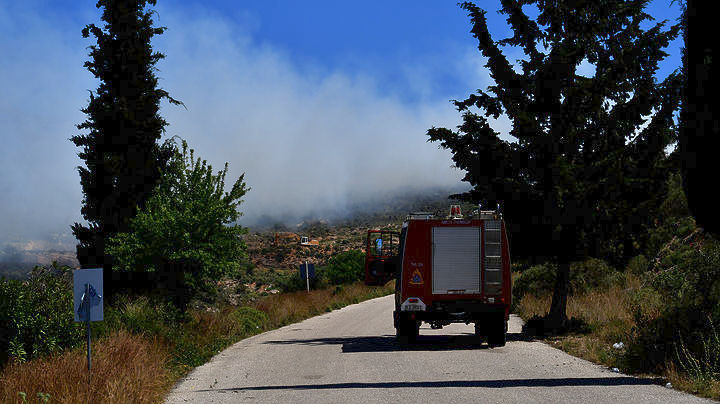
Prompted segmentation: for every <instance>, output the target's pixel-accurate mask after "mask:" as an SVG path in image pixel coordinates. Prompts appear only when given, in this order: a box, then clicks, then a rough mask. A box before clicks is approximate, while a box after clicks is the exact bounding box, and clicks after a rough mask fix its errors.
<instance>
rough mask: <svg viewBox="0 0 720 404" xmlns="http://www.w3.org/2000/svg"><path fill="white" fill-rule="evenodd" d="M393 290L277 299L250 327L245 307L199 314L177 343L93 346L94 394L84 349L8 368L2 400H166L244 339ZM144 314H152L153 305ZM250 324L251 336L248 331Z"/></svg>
mask: <svg viewBox="0 0 720 404" xmlns="http://www.w3.org/2000/svg"><path fill="white" fill-rule="evenodd" d="M393 290H394V284H393V283H392V282H391V283H389V284H388V285H386V286H385V287H368V286H365V285H364V284H362V283H355V284H351V285H344V286H342V287H337V288H331V289H325V290H313V291H311V292H310V293H307V292H296V293H286V294H279V295H271V296H268V297H266V298H264V299H261V300H260V301H259V302H258V303H257V304H256V308H257V309H258V310H261V311H263V312H265V313H266V314H267V315H268V317H269V319H267V320H264V319H263V320H262V322H257V323H256V322H250V323H247V322H245V323H243V321H242V318H244V317H242V316H238V315H237V314H238V312H237V310H242V308H234V307H229V306H226V307H223V308H221V309H220V310H218V311H204V310H194V311H191V312H190V317H191V321H190V322H189V323H187V324H186V325H184V327H185V328H186V329H185V331H183V334H182V335H181V336H180V337H179V339H174V340H170V339H160V340H159V339H150V338H148V337H146V336H142V335H138V334H132V333H130V332H128V331H125V330H120V331H117V332H114V333H112V334H111V335H109V336H107V337H105V338H102V339H100V340H98V341H95V342H93V351H92V361H93V362H92V366H93V378H92V385H91V387H90V389H88V385H87V362H86V356H85V352H86V351H85V348H84V347H83V348H80V349H76V350H72V351H67V352H64V353H62V354H60V355H57V356H54V357H48V358H42V359H37V360H33V361H30V362H27V363H16V364H10V365H8V366H7V367H6V368H5V369H3V370H2V372H0V402H1V403H15V402H16V403H22V402H23V401H22V399H21V398H20V396H19V395H18V392H24V393H25V395H26V397H27V399H28V402H41V401H40V400H39V399H38V393H47V394H49V395H50V402H53V403H55V402H58V403H87V402H107V403H156V402H161V401H162V400H163V398H164V397H165V395H166V394H167V392H168V391H169V390H170V388H171V387H172V385H173V383H174V382H175V381H176V380H177V379H178V378H180V377H182V376H183V375H184V374H186V373H187V371H189V370H190V369H191V368H192V366H195V365H197V364H199V363H202V362H204V361H205V360H207V359H209V358H210V357H211V356H212V355H213V354H214V353H217V352H219V351H220V350H222V349H224V348H225V347H227V346H229V345H230V344H232V343H234V342H236V341H238V340H240V339H242V338H244V337H247V336H249V335H252V334H255V333H258V332H261V331H264V330H269V329H274V328H277V327H280V326H283V325H286V324H290V323H293V322H297V321H300V320H304V319H306V318H309V317H312V316H314V315H318V314H321V313H324V312H326V311H330V310H333V309H336V308H340V307H343V306H346V305H348V304H353V303H358V302H360V301H363V300H366V299H370V298H374V297H380V296H384V295H387V294H389V293H392V292H393ZM141 303H143V302H138V303H137V304H138V305H140V304H141ZM144 304H145V305H147V302H144ZM137 310H140V311H142V310H147V307H145V308H138V309H137ZM258 321H260V320H258ZM248 324H250V325H248ZM256 324H257V328H256ZM248 326H250V327H251V328H252V330H248V329H246V327H248ZM244 327H245V328H244ZM175 338H178V337H175ZM175 344H180V345H175ZM177 349H180V350H182V351H183V352H182V357H174V356H173V355H174V354H173V353H172V352H173V350H177ZM186 350H187V351H186ZM188 363H192V364H193V365H188Z"/></svg>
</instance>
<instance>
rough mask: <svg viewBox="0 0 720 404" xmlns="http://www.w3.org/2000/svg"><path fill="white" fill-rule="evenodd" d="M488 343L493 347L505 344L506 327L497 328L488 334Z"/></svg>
mask: <svg viewBox="0 0 720 404" xmlns="http://www.w3.org/2000/svg"><path fill="white" fill-rule="evenodd" d="M488 345H490V346H491V347H498V346H505V329H504V328H500V329H496V330H495V331H493V332H492V333H491V334H490V335H488Z"/></svg>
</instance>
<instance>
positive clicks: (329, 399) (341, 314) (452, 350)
mask: <svg viewBox="0 0 720 404" xmlns="http://www.w3.org/2000/svg"><path fill="white" fill-rule="evenodd" d="M392 310H393V298H392V296H386V297H382V298H378V299H373V300H369V301H366V302H364V303H360V304H356V305H352V306H348V307H345V308H343V309H341V310H336V311H333V312H331V313H327V314H325V315H322V316H319V317H314V318H311V319H309V320H306V321H303V322H301V323H298V324H293V325H290V326H286V327H283V328H280V329H277V330H274V331H270V332H266V333H264V334H260V335H256V336H254V337H252V338H248V339H246V340H243V341H241V342H239V343H237V344H235V345H233V346H232V347H230V348H228V349H227V350H225V351H223V352H221V353H220V354H218V355H217V356H215V357H214V358H213V359H212V360H211V361H210V362H208V363H207V364H205V365H203V366H200V367H198V368H197V369H195V370H194V371H193V372H192V373H191V374H189V375H188V377H187V378H185V379H183V380H182V381H180V382H179V383H178V384H177V385H176V386H175V388H174V389H173V391H172V392H171V393H170V395H169V396H168V398H167V400H166V402H167V403H185V402H191V403H236V402H244V401H255V402H268V403H298V402H303V403H314V404H317V403H353V402H356V403H374V402H383V403H386V402H403V403H426V402H432V403H452V402H455V403H469V402H482V403H485V402H487V403H495V402H498V403H507V402H522V403H529V402H541V403H558V402H589V403H605V402H612V403H628V402H629V403H699V402H710V401H707V400H703V399H700V398H697V397H694V396H692V395H689V394H685V393H681V392H678V391H675V390H672V389H669V388H666V387H664V386H661V385H657V384H654V382H653V381H651V380H647V379H639V378H634V377H631V376H627V375H623V374H619V373H613V372H611V371H610V370H608V369H606V368H603V367H601V366H598V365H595V364H592V363H590V362H587V361H584V360H582V359H578V358H575V357H572V356H570V355H567V354H565V353H564V352H562V351H560V350H557V349H555V348H552V347H550V346H548V345H546V344H544V343H542V342H531V341H524V340H522V338H521V337H520V329H521V324H522V322H521V320H520V319H519V318H517V317H514V316H513V317H512V318H511V321H510V325H509V331H508V333H509V334H508V339H509V341H508V343H507V345H506V346H504V347H502V348H492V349H490V348H487V345H485V344H482V345H477V344H474V343H473V339H472V337H471V335H472V332H473V328H472V324H470V325H464V324H454V325H451V326H448V327H445V328H443V329H441V330H431V329H430V328H429V326H427V325H423V326H422V328H421V329H420V337H419V338H418V343H417V344H416V345H414V346H412V347H410V348H406V349H402V348H401V347H400V346H398V345H397V344H396V342H395V337H394V335H395V331H394V328H393V325H392Z"/></svg>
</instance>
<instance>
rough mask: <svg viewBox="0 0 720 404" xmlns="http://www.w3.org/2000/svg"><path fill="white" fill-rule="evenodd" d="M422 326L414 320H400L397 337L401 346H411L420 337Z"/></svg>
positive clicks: (396, 331) (396, 332)
mask: <svg viewBox="0 0 720 404" xmlns="http://www.w3.org/2000/svg"><path fill="white" fill-rule="evenodd" d="M419 328H420V324H419V323H418V322H417V321H414V320H406V319H400V320H399V321H398V327H397V328H396V330H395V335H396V337H397V340H398V342H399V343H400V344H411V343H413V342H415V340H416V339H417V336H418V332H419Z"/></svg>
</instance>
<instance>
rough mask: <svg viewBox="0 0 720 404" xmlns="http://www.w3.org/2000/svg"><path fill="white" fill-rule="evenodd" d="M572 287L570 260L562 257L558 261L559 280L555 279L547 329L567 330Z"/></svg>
mask: <svg viewBox="0 0 720 404" xmlns="http://www.w3.org/2000/svg"><path fill="white" fill-rule="evenodd" d="M569 286H570V260H569V259H567V258H565V257H561V258H559V260H558V268H557V278H556V279H555V290H554V291H553V298H552V303H551V304H550V313H549V314H548V317H547V325H546V327H547V328H552V329H560V328H565V326H566V325H567V323H568V317H567V310H566V308H567V298H568V289H569Z"/></svg>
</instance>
